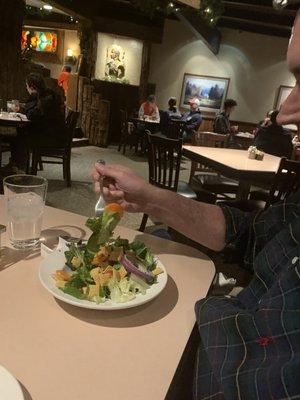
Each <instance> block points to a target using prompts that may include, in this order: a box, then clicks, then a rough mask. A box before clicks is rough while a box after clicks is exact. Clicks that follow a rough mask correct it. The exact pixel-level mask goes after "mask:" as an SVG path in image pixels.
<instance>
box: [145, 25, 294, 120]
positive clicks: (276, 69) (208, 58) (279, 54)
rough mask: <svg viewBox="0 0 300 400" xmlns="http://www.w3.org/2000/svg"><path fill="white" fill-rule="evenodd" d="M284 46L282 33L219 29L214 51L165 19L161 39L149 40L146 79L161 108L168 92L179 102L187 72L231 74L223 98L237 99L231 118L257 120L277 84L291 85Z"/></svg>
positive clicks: (273, 93)
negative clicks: (157, 41)
mask: <svg viewBox="0 0 300 400" xmlns="http://www.w3.org/2000/svg"><path fill="white" fill-rule="evenodd" d="M287 46H288V39H286V38H277V37H272V36H266V35H260V34H254V33H249V32H238V31H236V30H232V29H222V44H221V47H220V52H219V54H217V55H214V54H213V53H212V52H211V51H210V50H209V49H208V47H207V46H206V45H205V43H204V42H202V41H201V40H198V39H196V38H195V36H193V34H192V33H191V32H190V31H189V30H188V28H186V27H185V26H184V25H183V24H182V23H181V22H177V21H170V20H167V21H166V24H165V31H164V39H163V43H162V44H157V45H153V49H152V59H151V69H150V78H149V79H150V82H151V83H155V84H156V94H157V102H158V105H159V107H160V108H165V107H166V104H167V101H168V99H169V97H171V96H175V97H177V99H178V104H179V100H180V94H181V86H182V80H183V75H184V73H185V72H187V73H191V74H199V75H210V76H219V77H229V78H230V84H229V90H228V96H227V97H228V98H234V99H235V100H237V102H238V107H237V108H236V111H235V112H234V114H233V115H232V119H235V120H239V121H245V122H257V121H259V120H261V119H262V117H263V116H264V115H265V113H266V111H267V110H269V109H271V108H273V105H274V100H275V96H276V94H277V90H278V87H279V86H280V85H288V86H293V85H294V84H295V79H294V77H293V75H292V74H291V73H289V72H288V70H287V66H286V60H285V58H286V49H287Z"/></svg>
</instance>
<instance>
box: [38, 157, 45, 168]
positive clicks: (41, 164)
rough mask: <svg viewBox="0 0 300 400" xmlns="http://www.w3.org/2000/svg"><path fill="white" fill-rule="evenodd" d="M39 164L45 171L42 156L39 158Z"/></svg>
mask: <svg viewBox="0 0 300 400" xmlns="http://www.w3.org/2000/svg"><path fill="white" fill-rule="evenodd" d="M38 166H39V171H44V166H43V160H42V157H41V156H40V158H39V162H38Z"/></svg>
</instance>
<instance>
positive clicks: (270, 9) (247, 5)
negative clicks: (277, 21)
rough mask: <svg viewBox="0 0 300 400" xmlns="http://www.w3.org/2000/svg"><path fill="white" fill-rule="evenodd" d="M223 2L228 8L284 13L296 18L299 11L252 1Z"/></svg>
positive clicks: (273, 13)
mask: <svg viewBox="0 0 300 400" xmlns="http://www.w3.org/2000/svg"><path fill="white" fill-rule="evenodd" d="M223 4H224V6H225V8H226V9H228V10H232V9H234V10H245V11H254V12H257V13H260V14H268V15H270V14H272V15H284V16H288V17H292V18H295V16H296V14H297V12H296V11H295V10H288V9H283V10H281V11H277V10H275V8H273V7H267V6H262V5H256V4H252V3H239V2H235V1H223Z"/></svg>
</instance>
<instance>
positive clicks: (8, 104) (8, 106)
mask: <svg viewBox="0 0 300 400" xmlns="http://www.w3.org/2000/svg"><path fill="white" fill-rule="evenodd" d="M6 109H7V112H12V110H13V102H12V101H11V100H10V101H7V102H6Z"/></svg>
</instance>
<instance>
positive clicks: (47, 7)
mask: <svg viewBox="0 0 300 400" xmlns="http://www.w3.org/2000/svg"><path fill="white" fill-rule="evenodd" d="M43 9H44V10H48V11H51V10H52V9H53V7H52V6H50V4H45V5H44V6H43Z"/></svg>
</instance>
